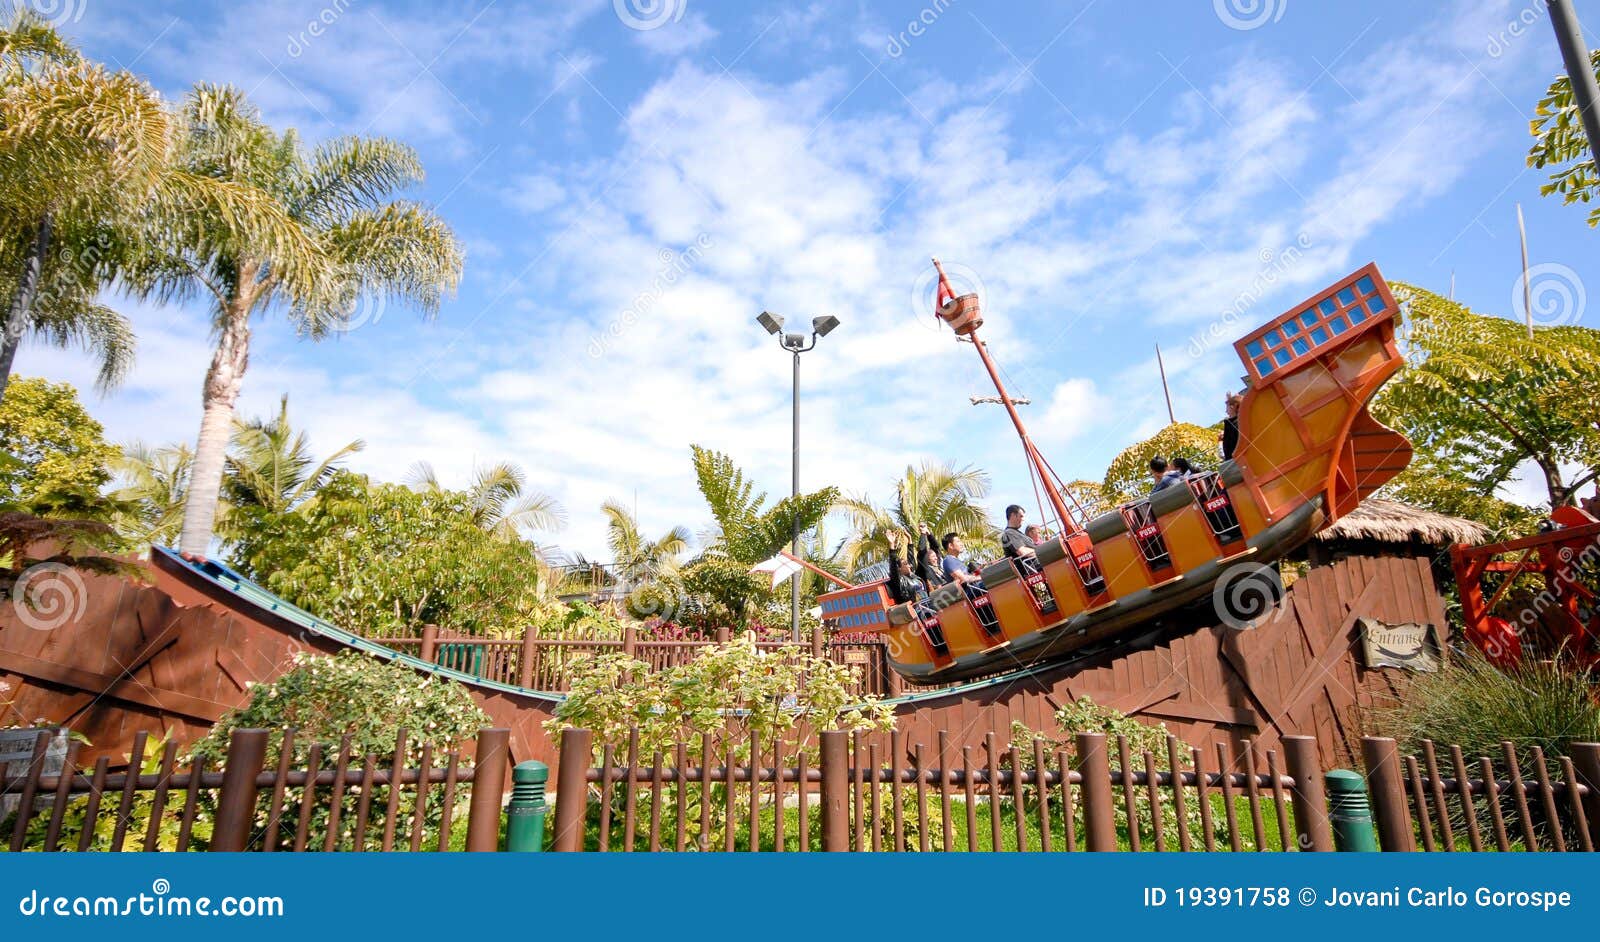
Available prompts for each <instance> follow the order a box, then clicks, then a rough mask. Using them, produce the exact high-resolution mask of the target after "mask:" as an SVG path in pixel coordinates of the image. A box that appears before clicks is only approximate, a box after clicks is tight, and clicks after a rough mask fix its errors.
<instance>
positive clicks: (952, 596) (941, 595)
mask: <svg viewBox="0 0 1600 942" xmlns="http://www.w3.org/2000/svg"><path fill="white" fill-rule="evenodd" d="M966 600H967V594H966V593H965V592H963V591H962V590H961V583H959V582H952V583H950V584H948V585H942V586H940V587H939V588H937V589H934V590H933V593H932V594H931V595H929V596H928V601H929V602H930V603H932V605H933V608H934V610H935V611H940V612H942V611H944V610H945V609H947V608H949V607H950V606H952V605H960V604H961V603H962V602H965V601H966Z"/></svg>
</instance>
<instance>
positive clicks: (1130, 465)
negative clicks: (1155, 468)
mask: <svg viewBox="0 0 1600 942" xmlns="http://www.w3.org/2000/svg"><path fill="white" fill-rule="evenodd" d="M1157 455H1159V456H1161V457H1163V458H1165V459H1167V460H1168V461H1171V460H1172V459H1173V458H1187V459H1189V462H1190V463H1191V464H1193V465H1194V466H1195V467H1196V468H1206V467H1212V468H1214V467H1216V465H1217V460H1218V458H1217V455H1218V452H1217V429H1215V428H1204V427H1202V426H1199V425H1193V424H1191V423H1188V422H1174V423H1172V424H1171V425H1168V426H1167V427H1166V428H1164V429H1162V430H1161V431H1159V432H1157V433H1155V434H1154V435H1152V436H1150V437H1149V438H1147V439H1145V440H1144V441H1142V442H1139V443H1138V444H1135V445H1130V446H1128V447H1127V448H1124V449H1123V450H1122V451H1121V452H1119V453H1118V454H1117V456H1116V457H1115V458H1113V459H1112V460H1111V464H1110V466H1108V467H1107V468H1106V476H1105V480H1103V481H1102V482H1101V483H1100V493H1099V495H1095V496H1098V497H1099V499H1100V500H1101V501H1103V502H1104V503H1105V504H1107V505H1109V506H1110V507H1115V506H1116V505H1117V504H1122V503H1126V502H1128V501H1130V500H1135V499H1137V498H1140V497H1144V496H1145V495H1147V494H1149V493H1150V459H1151V458H1154V457H1156V456H1157Z"/></svg>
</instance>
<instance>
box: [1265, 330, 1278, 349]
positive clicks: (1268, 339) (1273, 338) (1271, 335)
mask: <svg viewBox="0 0 1600 942" xmlns="http://www.w3.org/2000/svg"><path fill="white" fill-rule="evenodd" d="M1261 342H1262V343H1264V344H1266V345H1267V346H1269V347H1276V346H1277V345H1278V344H1280V343H1282V342H1283V338H1282V337H1279V336H1278V332H1277V331H1275V330H1269V331H1267V332H1266V333H1264V334H1262V335H1261Z"/></svg>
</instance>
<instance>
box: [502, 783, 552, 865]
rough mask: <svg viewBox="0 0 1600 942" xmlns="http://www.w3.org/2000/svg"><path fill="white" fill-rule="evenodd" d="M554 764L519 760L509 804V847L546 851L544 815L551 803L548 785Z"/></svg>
mask: <svg viewBox="0 0 1600 942" xmlns="http://www.w3.org/2000/svg"><path fill="white" fill-rule="evenodd" d="M549 779H550V767H549V766H548V765H545V764H544V763H543V762H537V761H530V762H518V763H517V767H516V768H514V769H512V770H511V803H510V804H509V805H507V806H506V818H507V821H506V850H509V851H541V850H544V815H545V812H546V811H547V810H549V807H550V806H549V805H547V804H546V803H545V800H544V786H545V783H546V782H547V781H549Z"/></svg>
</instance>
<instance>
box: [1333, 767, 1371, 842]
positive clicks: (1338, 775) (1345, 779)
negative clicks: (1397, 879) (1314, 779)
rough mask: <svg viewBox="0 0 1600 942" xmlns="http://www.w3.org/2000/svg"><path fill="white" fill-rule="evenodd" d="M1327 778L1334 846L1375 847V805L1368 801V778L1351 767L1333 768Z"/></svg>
mask: <svg viewBox="0 0 1600 942" xmlns="http://www.w3.org/2000/svg"><path fill="white" fill-rule="evenodd" d="M1325 779H1326V781H1327V783H1328V805H1329V814H1328V822H1329V823H1330V824H1332V825H1333V849H1334V850H1339V851H1376V850H1377V849H1378V838H1377V835H1376V834H1375V833H1374V832H1373V829H1372V806H1371V805H1369V804H1368V803H1367V780H1366V779H1365V778H1363V777H1362V776H1361V773H1359V772H1352V771H1350V770H1349V769H1334V770H1333V771H1332V772H1329V773H1328V774H1327V776H1326V777H1325Z"/></svg>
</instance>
